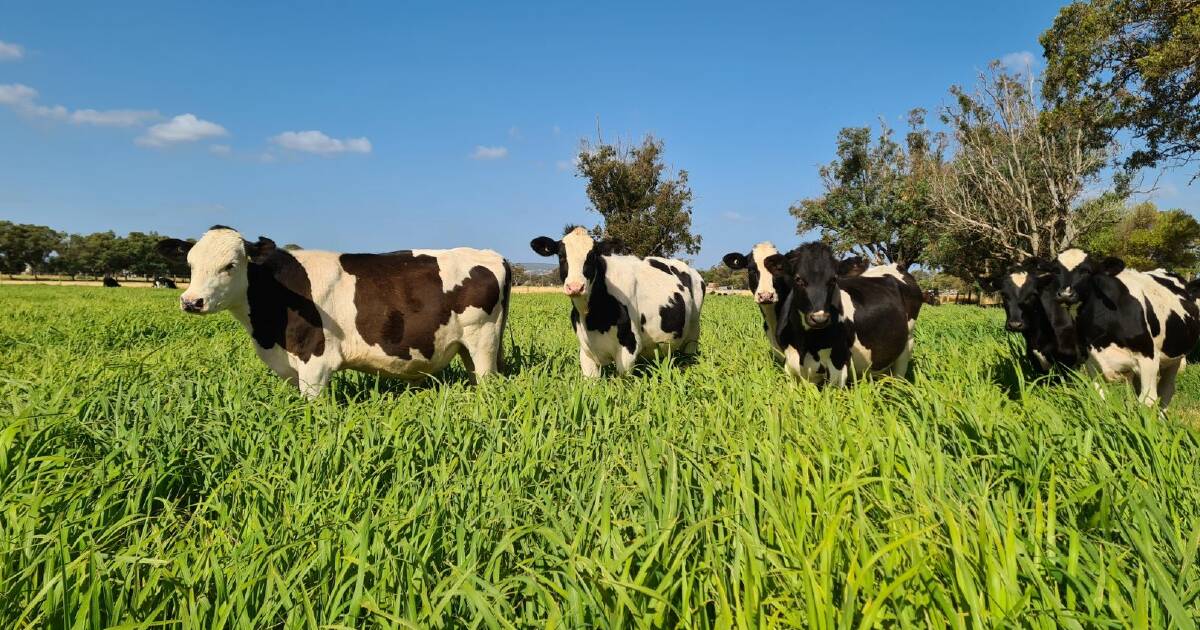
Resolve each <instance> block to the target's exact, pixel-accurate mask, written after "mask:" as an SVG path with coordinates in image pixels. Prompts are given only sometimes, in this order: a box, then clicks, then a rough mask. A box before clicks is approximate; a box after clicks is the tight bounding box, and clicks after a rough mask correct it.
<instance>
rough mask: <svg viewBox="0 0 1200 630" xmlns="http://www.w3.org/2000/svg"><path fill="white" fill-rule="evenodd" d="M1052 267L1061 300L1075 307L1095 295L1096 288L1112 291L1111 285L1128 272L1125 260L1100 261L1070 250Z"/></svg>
mask: <svg viewBox="0 0 1200 630" xmlns="http://www.w3.org/2000/svg"><path fill="white" fill-rule="evenodd" d="M1048 268H1049V269H1050V270H1051V271H1052V272H1053V274H1054V282H1055V288H1056V290H1057V293H1056V297H1057V298H1058V301H1059V302H1061V303H1062V304H1065V305H1067V306H1073V305H1076V304H1079V303H1080V302H1082V301H1084V300H1086V299H1087V298H1088V297H1089V296H1091V294H1092V289H1094V288H1097V287H1100V288H1101V289H1102V290H1103V289H1109V288H1111V287H1109V286H1108V285H1109V284H1110V283H1111V282H1113V281H1115V280H1114V279H1113V277H1114V276H1116V275H1117V274H1119V273H1121V272H1122V271H1123V270H1124V269H1125V261H1123V260H1121V259H1120V258H1113V257H1111V256H1110V257H1107V258H1104V259H1103V260H1099V261H1098V260H1096V259H1095V258H1093V257H1091V256H1089V255H1088V254H1087V253H1085V252H1084V251H1083V250H1081V249H1068V250H1066V251H1065V252H1063V253H1061V254H1059V255H1058V257H1057V258H1055V259H1054V262H1053V263H1051V264H1050V265H1049V267H1048Z"/></svg>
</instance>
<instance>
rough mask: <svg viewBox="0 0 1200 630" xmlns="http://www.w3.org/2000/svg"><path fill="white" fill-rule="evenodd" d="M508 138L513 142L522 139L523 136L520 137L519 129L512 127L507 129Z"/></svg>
mask: <svg viewBox="0 0 1200 630" xmlns="http://www.w3.org/2000/svg"><path fill="white" fill-rule="evenodd" d="M508 137H509V138H512V139H513V140H522V139H524V136H522V135H521V128H520V127H518V126H516V125H513V126H511V127H509V128H508Z"/></svg>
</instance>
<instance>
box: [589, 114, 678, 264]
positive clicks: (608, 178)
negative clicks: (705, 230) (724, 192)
mask: <svg viewBox="0 0 1200 630" xmlns="http://www.w3.org/2000/svg"><path fill="white" fill-rule="evenodd" d="M662 152H663V143H662V141H660V140H656V139H655V138H654V137H653V136H646V138H645V139H644V140H643V141H642V144H641V145H640V146H635V147H632V148H630V149H626V148H623V147H621V146H619V145H612V144H604V143H600V144H598V145H596V146H584V147H583V149H582V150H581V151H580V152H579V165H578V169H579V171H578V175H579V177H582V178H584V179H586V180H587V182H588V183H587V196H588V200H589V201H590V202H591V207H590V208H589V209H590V210H592V211H593V212H596V213H597V214H599V215H600V216H601V217H602V218H603V220H604V223H603V225H598V226H596V227H595V228H593V230H592V233H593V234H594V235H596V237H597V238H599V237H601V236H603V237H607V238H618V239H621V241H623V242H624V243H625V245H626V247H628V248H629V252H630V253H631V254H634V255H637V256H643V257H644V256H664V257H672V256H675V255H676V254H679V253H684V254H696V253H698V252H699V251H700V236H699V235H698V234H692V190H691V188H689V187H688V174H687V171H684V170H681V171H679V174H678V175H676V177H675V178H674V179H671V178H664V177H663V170H664V168H665V167H664V165H663V163H662Z"/></svg>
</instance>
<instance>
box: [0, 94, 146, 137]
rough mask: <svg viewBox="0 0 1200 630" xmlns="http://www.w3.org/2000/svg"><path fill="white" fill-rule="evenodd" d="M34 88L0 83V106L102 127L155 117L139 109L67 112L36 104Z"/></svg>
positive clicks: (57, 107) (119, 125)
mask: <svg viewBox="0 0 1200 630" xmlns="http://www.w3.org/2000/svg"><path fill="white" fill-rule="evenodd" d="M37 98H38V91H37V90H35V89H33V88H31V87H29V86H28V85H21V84H20V83H9V84H6V85H0V105H6V106H8V107H10V108H12V109H13V110H14V111H16V112H18V113H21V114H24V115H26V116H35V117H38V118H49V119H51V120H62V121H67V122H71V123H74V124H76V125H100V126H105V127H134V126H138V125H142V124H145V123H147V122H149V121H151V120H154V119H156V118H159V114H158V112H156V111H153V110H140V109H109V110H96V109H77V110H75V111H71V110H69V109H67V108H66V107H63V106H62V105H42V104H40V103H38V100H37Z"/></svg>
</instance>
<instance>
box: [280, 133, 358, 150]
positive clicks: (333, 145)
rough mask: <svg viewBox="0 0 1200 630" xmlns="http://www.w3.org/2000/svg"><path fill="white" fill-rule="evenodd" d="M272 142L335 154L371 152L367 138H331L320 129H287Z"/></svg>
mask: <svg viewBox="0 0 1200 630" xmlns="http://www.w3.org/2000/svg"><path fill="white" fill-rule="evenodd" d="M271 144H274V145H276V146H278V147H281V148H284V149H287V150H289V151H300V152H303V153H316V154H318V155H333V154H336V153H370V152H371V141H370V140H368V139H366V138H346V139H344V140H339V139H337V138H331V137H329V136H327V135H325V134H324V133H321V132H320V131H315V130H310V131H285V132H283V133H281V134H279V135H277V136H274V137H272V138H271Z"/></svg>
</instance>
